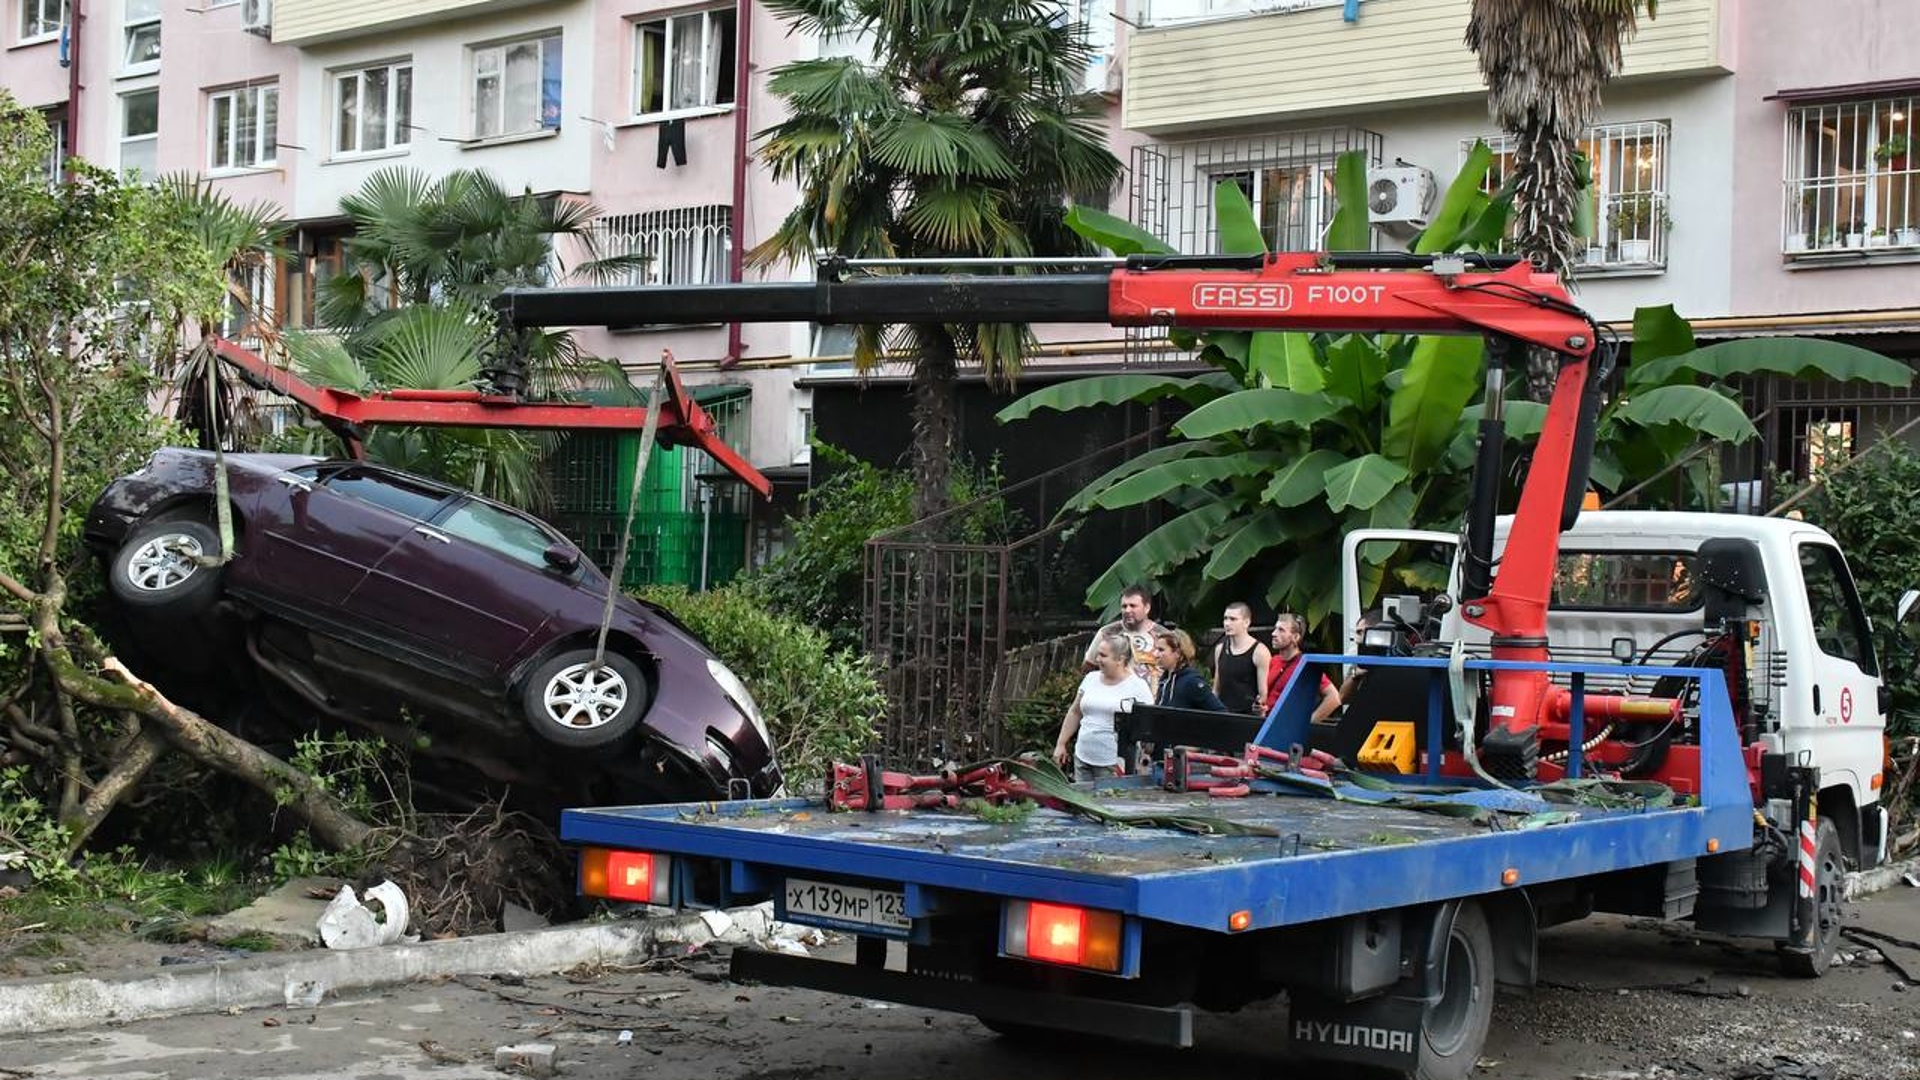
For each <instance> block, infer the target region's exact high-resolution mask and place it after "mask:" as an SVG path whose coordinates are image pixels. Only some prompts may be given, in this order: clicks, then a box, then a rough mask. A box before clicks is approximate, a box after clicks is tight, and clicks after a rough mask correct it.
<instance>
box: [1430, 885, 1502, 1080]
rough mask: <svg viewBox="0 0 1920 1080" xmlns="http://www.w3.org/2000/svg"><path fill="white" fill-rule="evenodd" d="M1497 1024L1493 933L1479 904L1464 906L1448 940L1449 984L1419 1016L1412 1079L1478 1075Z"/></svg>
mask: <svg viewBox="0 0 1920 1080" xmlns="http://www.w3.org/2000/svg"><path fill="white" fill-rule="evenodd" d="M1492 1022H1493V932H1492V931H1491V930H1490V929H1488V927H1487V916H1486V914H1485V913H1484V912H1482V911H1481V910H1480V905H1479V904H1475V903H1467V904H1463V905H1461V907H1460V912H1459V914H1457V915H1455V916H1454V919H1453V932H1452V933H1451V934H1450V935H1449V936H1448V940H1447V970H1446V983H1445V985H1444V986H1443V987H1442V989H1441V994H1440V1000H1438V1001H1436V1002H1434V1003H1433V1004H1431V1005H1429V1006H1427V1012H1426V1015H1425V1016H1423V1017H1421V1019H1420V1064H1419V1065H1418V1066H1417V1067H1416V1068H1415V1069H1414V1070H1413V1072H1412V1074H1411V1075H1412V1077H1413V1080H1464V1078H1465V1077H1468V1076H1471V1075H1473V1068H1474V1066H1475V1065H1476V1064H1478V1063H1479V1060H1480V1050H1481V1048H1482V1047H1484V1046H1485V1045H1486V1044H1487V1028H1488V1027H1489V1026H1490V1025H1491V1024H1492Z"/></svg>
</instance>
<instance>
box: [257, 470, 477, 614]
mask: <svg viewBox="0 0 1920 1080" xmlns="http://www.w3.org/2000/svg"><path fill="white" fill-rule="evenodd" d="M274 480H275V482H276V483H277V484H278V485H279V486H280V488H281V489H282V492H283V493H284V497H285V500H286V501H285V502H284V503H283V504H281V505H280V506H278V507H275V508H274V511H275V512H273V513H271V514H269V515H267V520H265V521H264V522H259V523H257V525H258V528H257V531H258V534H259V536H260V540H261V544H260V550H259V553H258V554H259V563H258V567H257V569H254V570H252V571H250V573H249V574H248V585H249V591H252V592H254V593H255V594H256V598H257V599H260V600H263V601H267V602H269V603H274V604H277V605H278V606H280V607H281V608H283V609H285V610H286V611H287V612H290V613H296V614H297V615H300V616H319V617H321V618H325V619H337V618H338V617H339V615H340V611H341V608H342V605H344V604H345V602H346V600H347V598H348V597H349V596H351V595H352V594H353V592H354V590H355V589H357V588H359V586H360V583H361V582H362V581H363V580H365V578H366V576H367V573H368V571H370V570H372V569H373V567H375V566H377V565H379V563H380V561H381V560H382V559H384V558H385V557H386V554H387V551H388V550H389V549H391V548H392V547H393V545H394V543H395V542H396V541H398V540H399V539H400V537H402V536H404V535H406V533H407V530H408V529H410V528H412V526H413V525H415V524H417V523H418V522H419V521H421V520H424V519H425V518H428V517H431V516H432V515H433V513H434V511H435V510H437V509H438V508H439V507H440V505H441V504H442V503H443V502H445V501H446V500H447V498H448V493H447V492H446V491H445V490H442V489H438V488H434V487H432V486H429V485H425V484H419V483H414V482H411V481H408V480H406V479H404V478H401V477H396V476H392V475H390V474H387V473H385V472H383V471H380V470H375V469H372V468H371V467H368V466H362V465H344V466H341V465H323V466H310V467H306V468H301V469H296V470H292V471H289V472H284V473H281V474H280V475H278V476H276V477H275V478H274ZM263 505H264V504H263ZM303 621H309V620H303Z"/></svg>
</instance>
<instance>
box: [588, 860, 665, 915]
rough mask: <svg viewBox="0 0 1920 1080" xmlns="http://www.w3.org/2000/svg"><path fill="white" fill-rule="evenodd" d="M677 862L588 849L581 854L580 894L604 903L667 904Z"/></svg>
mask: <svg viewBox="0 0 1920 1080" xmlns="http://www.w3.org/2000/svg"><path fill="white" fill-rule="evenodd" d="M672 884H673V859H672V858H670V857H668V856H666V855H655V854H653V853H652V852H646V851H615V850H613V849H611V848H586V849H583V850H582V851H581V852H580V892H581V893H582V894H584V895H587V896H597V897H599V898H600V899H602V900H627V901H631V902H633V903H637V904H667V903H669V902H670V901H671V898H672V896H673V893H672V891H671V888H670V886H671V885H672Z"/></svg>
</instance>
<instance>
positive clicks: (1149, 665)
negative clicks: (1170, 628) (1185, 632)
mask: <svg viewBox="0 0 1920 1080" xmlns="http://www.w3.org/2000/svg"><path fill="white" fill-rule="evenodd" d="M1152 615H1153V597H1152V595H1150V594H1149V593H1148V592H1147V587H1146V586H1145V585H1129V586H1127V588H1126V591H1124V592H1122V593H1121V594H1120V617H1119V618H1118V619H1115V620H1114V621H1112V622H1110V623H1108V624H1107V625H1105V626H1103V627H1101V628H1100V629H1098V630H1096V631H1094V632H1093V640H1092V641H1089V642H1087V654H1086V656H1085V657H1083V658H1082V663H1081V665H1080V670H1082V671H1093V670H1095V669H1096V668H1097V667H1098V665H1097V664H1095V663H1094V659H1093V654H1094V651H1095V650H1097V649H1099V647H1100V639H1101V638H1104V637H1106V636H1107V635H1108V634H1125V635H1127V643H1128V645H1130V646H1131V647H1132V648H1133V673H1134V674H1135V675H1138V676H1140V678H1141V680H1142V681H1144V682H1145V683H1146V684H1147V685H1148V686H1149V687H1152V686H1157V685H1158V684H1159V681H1160V669H1159V668H1157V667H1155V666H1154V663H1153V635H1155V634H1157V633H1159V632H1160V624H1159V623H1156V622H1154V621H1153V618H1152Z"/></svg>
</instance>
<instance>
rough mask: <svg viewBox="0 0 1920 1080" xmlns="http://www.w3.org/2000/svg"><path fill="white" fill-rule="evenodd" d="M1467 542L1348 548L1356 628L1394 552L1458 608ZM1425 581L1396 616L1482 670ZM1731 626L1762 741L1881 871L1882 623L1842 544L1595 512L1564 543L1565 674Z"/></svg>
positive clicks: (1554, 611) (1502, 536)
mask: <svg viewBox="0 0 1920 1080" xmlns="http://www.w3.org/2000/svg"><path fill="white" fill-rule="evenodd" d="M1510 525H1511V518H1508V517H1503V518H1501V519H1500V520H1499V522H1498V524H1497V525H1496V528H1495V546H1494V551H1495V558H1496V559H1498V557H1499V554H1500V552H1501V551H1503V550H1504V548H1505V543H1506V536H1507V530H1508V528H1509V526H1510ZM1458 541H1459V538H1458V537H1457V536H1455V535H1454V534H1451V533H1436V532H1417V531H1408V530H1362V531H1359V532H1356V533H1353V534H1350V535H1349V536H1348V537H1347V539H1346V542H1345V544H1344V546H1343V551H1342V601H1343V605H1342V607H1343V612H1344V615H1345V623H1344V625H1345V626H1347V627H1354V626H1355V625H1356V623H1357V621H1358V620H1359V618H1360V615H1361V613H1362V607H1361V604H1360V582H1361V581H1362V580H1363V574H1364V573H1366V572H1368V571H1369V570H1370V568H1371V567H1376V566H1379V565H1381V564H1382V563H1385V562H1387V560H1388V556H1389V554H1390V553H1391V552H1392V551H1394V550H1395V549H1396V548H1399V549H1400V550H1401V552H1402V556H1401V557H1402V558H1404V555H1405V553H1407V552H1409V551H1417V552H1418V557H1419V558H1420V559H1421V560H1423V561H1425V562H1427V563H1428V564H1439V565H1444V566H1447V567H1448V568H1449V569H1448V571H1447V576H1446V580H1447V584H1446V588H1445V590H1444V591H1445V592H1446V593H1447V595H1448V597H1449V598H1457V597H1458V596H1459V591H1458V590H1459V582H1460V566H1459V560H1458V558H1457V552H1458V549H1459V543H1458ZM1407 544H1412V545H1414V547H1413V548H1406V547H1402V545H1407ZM1374 572H1376V573H1377V571H1374ZM1417 578H1418V575H1399V576H1398V577H1395V578H1389V579H1388V581H1387V583H1386V585H1385V586H1384V587H1383V588H1381V589H1380V594H1381V596H1382V597H1383V599H1384V602H1385V604H1386V605H1387V607H1388V609H1389V610H1391V611H1394V612H1395V613H1396V614H1398V615H1399V616H1400V618H1401V619H1403V620H1408V621H1410V622H1411V621H1412V620H1413V619H1414V618H1427V619H1428V620H1429V621H1428V625H1429V626H1430V627H1435V628H1437V631H1438V638H1439V640H1442V641H1452V640H1454V639H1456V638H1458V639H1460V640H1462V641H1464V642H1465V643H1466V646H1467V650H1468V652H1469V653H1470V654H1476V655H1485V653H1486V651H1487V647H1488V641H1487V634H1486V631H1484V630H1481V629H1479V628H1477V627H1474V626H1471V625H1469V624H1468V623H1467V622H1466V621H1465V620H1464V619H1462V618H1461V617H1460V613H1459V611H1458V608H1457V606H1456V607H1453V608H1452V609H1451V610H1444V611H1443V613H1439V614H1438V617H1437V618H1433V615H1434V614H1435V612H1436V608H1439V609H1447V608H1448V605H1447V604H1446V603H1445V602H1442V603H1441V604H1439V605H1435V604H1433V603H1432V601H1433V599H1434V598H1435V597H1436V596H1438V595H1439V594H1440V593H1441V592H1442V590H1440V589H1438V588H1432V587H1429V588H1427V589H1419V588H1408V587H1407V586H1406V584H1405V581H1406V580H1408V579H1417ZM1432 584H1438V581H1437V580H1435V581H1433V583H1432ZM1416 613H1418V615H1416ZM1885 615H1886V617H1889V618H1892V617H1894V616H1895V613H1893V612H1886V613H1885ZM1728 620H1737V621H1738V622H1739V623H1741V624H1744V633H1743V634H1742V637H1744V638H1745V641H1744V645H1743V646H1742V647H1740V648H1739V649H1738V653H1739V655H1738V657H1737V660H1736V663H1737V665H1738V666H1741V667H1743V668H1744V674H1745V677H1746V678H1745V683H1746V690H1747V693H1746V697H1747V699H1748V705H1747V710H1746V711H1747V714H1748V717H1749V724H1750V728H1751V734H1752V736H1753V741H1754V742H1757V743H1759V744H1760V745H1761V746H1762V747H1763V748H1764V749H1765V751H1766V752H1768V753H1778V754H1784V755H1786V757H1787V759H1788V760H1789V761H1790V762H1792V763H1794V764H1796V765H1807V766H1812V767H1814V768H1817V769H1818V770H1819V792H1818V799H1819V801H1818V805H1819V809H1820V813H1821V815H1822V816H1824V817H1827V818H1829V819H1830V820H1832V821H1833V822H1834V825H1835V827H1836V828H1837V829H1838V831H1839V833H1840V841H1841V844H1842V847H1843V849H1844V851H1845V853H1846V855H1847V857H1848V858H1849V859H1850V860H1852V861H1853V862H1854V864H1855V865H1857V866H1871V865H1874V864H1876V863H1878V862H1880V861H1882V860H1883V859H1884V857H1885V847H1886V839H1887V838H1886V818H1885V810H1884V808H1883V807H1882V806H1881V805H1880V788H1881V784H1882V781H1883V779H1884V776H1883V772H1882V770H1883V768H1884V762H1885V755H1886V746H1885V741H1884V734H1885V730H1886V717H1885V716H1884V715H1883V708H1884V702H1885V697H1884V695H1883V693H1882V690H1881V686H1882V681H1881V668H1880V663H1879V660H1878V658H1877V657H1875V655H1874V648H1873V635H1872V627H1871V623H1870V622H1869V621H1868V617H1867V614H1866V612H1865V611H1864V610H1863V609H1862V607H1861V603H1860V596H1859V592H1858V590H1856V589H1855V587H1854V581H1853V575H1852V573H1851V572H1850V571H1849V570H1848V567H1847V562H1846V558H1845V557H1844V556H1843V555H1842V553H1841V551H1840V548H1839V545H1838V544H1836V543H1835V542H1834V540H1833V538H1832V537H1831V536H1828V535H1827V534H1826V532H1825V531H1823V530H1821V529H1820V528H1818V527H1817V526H1814V525H1811V524H1808V523H1806V522H1803V521H1793V520H1789V519H1784V518H1771V517H1754V516H1748V515H1742V514H1703V513H1673V512H1661V511H1639V510H1613V511H1593V510H1590V511H1586V512H1584V513H1582V514H1581V515H1580V517H1579V520H1578V521H1577V522H1576V523H1575V525H1574V527H1573V528H1572V529H1570V530H1568V531H1567V532H1565V533H1563V534H1562V535H1561V538H1560V553H1559V565H1558V569H1557V572H1556V575H1555V581H1554V595H1553V600H1552V607H1551V611H1550V614H1549V616H1548V620H1547V626H1548V639H1549V641H1550V642H1551V648H1552V653H1553V658H1554V659H1555V660H1560V661H1581V662H1590V663H1591V662H1598V663H1607V662H1610V661H1617V662H1621V663H1634V664H1644V665H1652V666H1659V665H1664V664H1679V663H1682V662H1692V661H1690V660H1689V659H1688V658H1689V657H1692V656H1693V654H1694V651H1695V649H1696V648H1697V647H1699V646H1701V645H1702V643H1703V641H1705V640H1706V639H1707V638H1708V636H1709V635H1711V634H1714V633H1716V632H1720V631H1721V630H1722V629H1723V628H1724V627H1725V626H1726V625H1727V621H1728ZM1695 659H1696V660H1697V657H1696V658H1695ZM1732 679H1733V673H1730V681H1732ZM1627 682H1628V680H1622V688H1623V689H1626V690H1628V691H1630V692H1637V693H1645V692H1646V691H1647V689H1648V687H1646V686H1645V685H1640V686H1637V687H1636V686H1632V685H1625V684H1626V683H1627ZM1643 682H1644V680H1643ZM1739 696H1740V695H1739V694H1738V688H1737V687H1736V697H1739Z"/></svg>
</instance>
